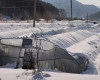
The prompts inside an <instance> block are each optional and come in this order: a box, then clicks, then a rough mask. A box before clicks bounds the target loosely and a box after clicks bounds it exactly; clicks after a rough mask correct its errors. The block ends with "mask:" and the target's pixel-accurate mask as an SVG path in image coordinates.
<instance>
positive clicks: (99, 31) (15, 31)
mask: <svg viewBox="0 0 100 80" xmlns="http://www.w3.org/2000/svg"><path fill="white" fill-rule="evenodd" d="M76 22H78V21H75V24H74V22H68V21H66V20H64V21H55V22H54V23H45V22H43V21H42V22H40V23H36V27H35V28H33V27H32V23H26V22H20V23H0V38H19V37H34V34H36V35H38V36H44V37H46V39H47V40H49V41H51V42H53V43H54V44H56V45H58V46H60V47H61V48H63V49H65V50H67V51H68V52H69V54H71V55H73V54H77V55H80V53H82V54H84V55H86V56H87V57H88V59H89V62H90V63H89V65H88V68H87V70H86V71H84V72H83V73H81V74H71V73H63V72H59V71H58V70H53V71H52V70H44V71H43V72H42V73H41V75H37V74H36V75H32V71H31V70H28V71H27V70H23V69H13V68H14V67H15V65H16V63H13V64H9V63H8V64H7V65H4V66H1V67H0V80H67V79H68V80H100V49H99V48H100V24H92V23H89V24H85V23H84V22H83V21H82V23H80V24H76ZM72 26H74V27H72Z"/></svg>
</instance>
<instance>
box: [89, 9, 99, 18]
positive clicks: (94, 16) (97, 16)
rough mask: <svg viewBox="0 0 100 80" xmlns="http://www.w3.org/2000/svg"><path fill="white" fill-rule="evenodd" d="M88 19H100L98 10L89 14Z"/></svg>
mask: <svg viewBox="0 0 100 80" xmlns="http://www.w3.org/2000/svg"><path fill="white" fill-rule="evenodd" d="M89 18H90V19H95V20H100V11H98V12H96V13H94V14H92V15H90V16H89Z"/></svg>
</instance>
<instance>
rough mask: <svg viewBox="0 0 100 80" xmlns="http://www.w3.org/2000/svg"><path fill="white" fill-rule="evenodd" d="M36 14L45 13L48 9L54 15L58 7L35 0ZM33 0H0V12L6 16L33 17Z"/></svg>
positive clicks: (39, 15)
mask: <svg viewBox="0 0 100 80" xmlns="http://www.w3.org/2000/svg"><path fill="white" fill-rule="evenodd" d="M36 4H37V7H36V11H37V16H38V18H39V17H41V16H42V18H43V15H44V14H45V12H46V11H47V10H48V11H49V12H51V13H52V14H53V15H56V14H57V12H58V9H57V8H56V7H54V6H52V5H51V4H49V3H46V2H42V1H40V0H37V3H36ZM33 6H34V1H33V0H0V13H1V14H3V15H6V16H10V17H13V18H14V17H15V18H18V19H26V18H27V17H28V18H30V19H32V18H33V17H32V16H33Z"/></svg>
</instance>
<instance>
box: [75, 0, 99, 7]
mask: <svg viewBox="0 0 100 80" xmlns="http://www.w3.org/2000/svg"><path fill="white" fill-rule="evenodd" d="M77 1H79V2H81V3H83V4H94V5H96V6H100V0H77Z"/></svg>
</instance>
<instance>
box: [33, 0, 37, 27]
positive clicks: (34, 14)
mask: <svg viewBox="0 0 100 80" xmlns="http://www.w3.org/2000/svg"><path fill="white" fill-rule="evenodd" d="M33 1H34V7H33V27H35V20H36V0H33Z"/></svg>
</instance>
